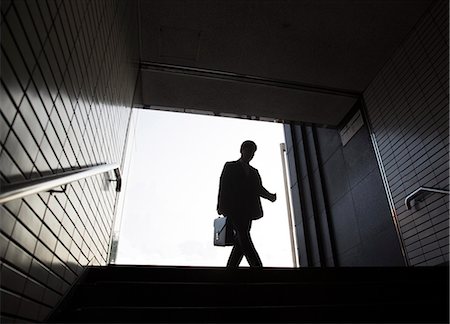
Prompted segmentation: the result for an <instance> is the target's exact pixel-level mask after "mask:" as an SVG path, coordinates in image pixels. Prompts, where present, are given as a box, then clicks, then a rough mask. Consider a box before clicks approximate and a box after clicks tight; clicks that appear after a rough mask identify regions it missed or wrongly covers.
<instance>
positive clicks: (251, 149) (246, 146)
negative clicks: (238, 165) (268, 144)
mask: <svg viewBox="0 0 450 324" xmlns="http://www.w3.org/2000/svg"><path fill="white" fill-rule="evenodd" d="M255 152H256V144H255V142H253V141H245V142H243V143H242V145H241V160H242V161H244V162H246V163H248V162H250V161H251V160H252V159H253V156H254V155H255Z"/></svg>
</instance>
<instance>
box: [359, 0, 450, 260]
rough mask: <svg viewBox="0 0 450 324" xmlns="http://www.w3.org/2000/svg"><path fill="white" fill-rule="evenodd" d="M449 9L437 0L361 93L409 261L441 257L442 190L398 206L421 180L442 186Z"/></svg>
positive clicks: (444, 251) (444, 228) (444, 237)
mask: <svg viewBox="0 0 450 324" xmlns="http://www.w3.org/2000/svg"><path fill="white" fill-rule="evenodd" d="M448 10H449V8H448V1H436V2H435V3H434V5H433V6H432V7H431V8H430V10H429V11H428V12H427V13H426V14H425V16H424V17H423V18H422V19H421V20H420V21H419V22H418V24H417V26H416V27H415V28H414V30H413V31H412V33H411V34H410V35H409V37H408V39H406V40H405V42H404V43H403V45H402V46H401V47H400V48H399V49H398V50H397V52H396V53H395V55H394V56H393V57H392V58H391V59H390V60H389V62H387V63H386V65H385V66H384V68H383V69H382V70H381V71H380V72H379V74H378V75H377V77H376V78H375V79H374V80H373V82H372V83H371V84H370V86H369V87H368V88H367V90H366V91H365V92H364V99H365V102H366V106H367V111H368V115H369V118H370V121H371V124H372V131H373V133H374V137H375V138H376V141H377V144H378V147H379V150H380V154H381V160H382V163H383V165H384V168H385V171H386V173H385V176H386V179H387V181H388V183H389V188H390V191H391V193H392V197H393V204H394V206H395V211H394V213H395V217H396V218H397V219H398V223H399V227H400V232H401V236H402V240H403V243H404V245H405V250H406V254H407V259H408V261H409V263H410V265H413V266H415V265H436V264H441V263H444V262H448V195H446V196H439V195H437V196H436V195H430V196H426V197H424V201H422V202H419V201H416V204H415V206H414V207H413V208H412V209H411V210H407V208H406V207H405V205H404V199H405V197H406V196H407V195H408V194H410V193H411V192H413V191H414V190H416V189H417V188H419V187H420V186H426V187H433V188H440V189H445V190H448V188H449V186H448V185H449V183H448V179H449V178H448V177H449V173H448V172H449V170H448V163H449V160H448V157H449V155H448V154H449V150H448V141H449V137H448V136H449V124H448V122H449V111H448V107H449V98H448V94H449V92H448V90H449V84H448V68H449V67H448V56H449V52H448V46H449V44H448Z"/></svg>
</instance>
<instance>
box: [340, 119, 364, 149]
mask: <svg viewBox="0 0 450 324" xmlns="http://www.w3.org/2000/svg"><path fill="white" fill-rule="evenodd" d="M363 125H364V121H363V118H362V115H361V111H359V110H358V111H357V112H356V113H355V115H354V116H353V117H352V119H350V121H349V122H348V123H347V125H345V126H344V127H343V128H342V129H341V130H340V131H339V135H340V136H341V141H342V146H345V144H347V143H348V141H350V139H351V138H352V137H353V136H354V135H355V134H356V132H357V131H358V130H359V129H360V128H361V127H362V126H363Z"/></svg>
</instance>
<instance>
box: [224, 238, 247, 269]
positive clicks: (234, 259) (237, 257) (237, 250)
mask: <svg viewBox="0 0 450 324" xmlns="http://www.w3.org/2000/svg"><path fill="white" fill-rule="evenodd" d="M243 257H244V254H243V253H242V249H241V246H240V245H239V243H238V242H236V241H235V242H234V246H233V250H231V254H230V257H229V258H228V263H227V268H237V267H239V264H240V263H241V261H242V258H243Z"/></svg>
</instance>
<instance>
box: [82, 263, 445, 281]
mask: <svg viewBox="0 0 450 324" xmlns="http://www.w3.org/2000/svg"><path fill="white" fill-rule="evenodd" d="M88 271H89V272H88V275H87V277H86V282H96V281H100V280H103V281H120V280H127V281H139V282H143V281H170V282H294V281H295V282H318V283H323V282H338V281H340V282H344V281H347V282H355V281H360V282H385V283H386V282H392V283H395V282H413V281H414V282H424V281H425V282H432V281H440V280H442V278H445V277H448V268H446V267H415V268H413V267H410V268H406V267H341V268H297V269H294V268H262V269H252V268H239V269H232V270H230V269H226V268H223V267H162V266H126V265H114V266H108V267H100V266H94V267H89V269H88Z"/></svg>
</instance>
